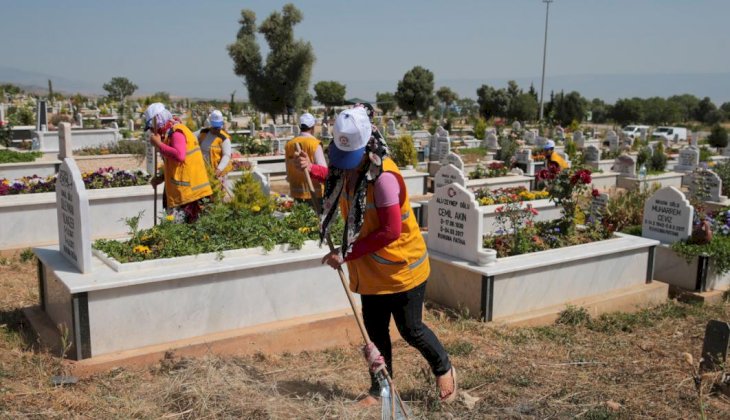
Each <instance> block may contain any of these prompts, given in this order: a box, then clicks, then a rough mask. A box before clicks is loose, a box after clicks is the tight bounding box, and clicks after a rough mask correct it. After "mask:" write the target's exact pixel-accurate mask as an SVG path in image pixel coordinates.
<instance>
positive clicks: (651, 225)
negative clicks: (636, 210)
mask: <svg viewBox="0 0 730 420" xmlns="http://www.w3.org/2000/svg"><path fill="white" fill-rule="evenodd" d="M693 216H694V208H692V206H691V205H690V204H689V201H688V200H687V198H686V197H685V196H684V194H682V192H681V191H679V190H678V189H676V188H674V187H664V188H662V189H661V190H659V191H657V192H655V193H654V195H652V196H651V197H649V199H648V200H646V203H644V221H643V223H642V225H641V236H643V237H645V238H649V239H656V240H658V241H661V242H662V243H665V244H671V243H674V242H677V241H681V240H683V239H687V238H689V236H690V234H691V233H692V229H691V228H692V217H693Z"/></svg>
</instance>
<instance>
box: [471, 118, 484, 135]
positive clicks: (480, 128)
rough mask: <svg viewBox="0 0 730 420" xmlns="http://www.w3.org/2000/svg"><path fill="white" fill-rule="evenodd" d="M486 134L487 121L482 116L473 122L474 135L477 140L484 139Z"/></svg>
mask: <svg viewBox="0 0 730 420" xmlns="http://www.w3.org/2000/svg"><path fill="white" fill-rule="evenodd" d="M486 134H487V121H486V120H485V119H484V118H479V119H477V120H476V122H475V123H474V137H476V138H478V139H479V140H484V139H485V138H486Z"/></svg>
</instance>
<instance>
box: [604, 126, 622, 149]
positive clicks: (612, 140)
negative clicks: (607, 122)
mask: <svg viewBox="0 0 730 420" xmlns="http://www.w3.org/2000/svg"><path fill="white" fill-rule="evenodd" d="M606 140H607V141H608V147H609V148H610V149H611V151H612V152H616V151H618V149H619V148H620V144H619V141H618V140H619V139H618V136H617V135H616V132H615V131H613V130H608V132H607V133H606Z"/></svg>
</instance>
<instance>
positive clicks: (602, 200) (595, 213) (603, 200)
mask: <svg viewBox="0 0 730 420" xmlns="http://www.w3.org/2000/svg"><path fill="white" fill-rule="evenodd" d="M608 200H609V197H608V194H607V193H600V194H598V195H597V196H595V197H593V199H592V200H591V210H590V214H591V217H592V218H593V220H594V221H600V220H601V219H602V218H603V215H604V214H606V209H607V208H608Z"/></svg>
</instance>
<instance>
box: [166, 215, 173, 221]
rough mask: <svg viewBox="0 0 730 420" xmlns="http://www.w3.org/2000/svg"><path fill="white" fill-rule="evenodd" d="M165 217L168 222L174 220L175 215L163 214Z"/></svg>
mask: <svg viewBox="0 0 730 420" xmlns="http://www.w3.org/2000/svg"><path fill="white" fill-rule="evenodd" d="M165 219H166V220H167V221H169V222H172V221H173V220H175V216H173V215H172V214H168V215H167V216H165Z"/></svg>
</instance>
